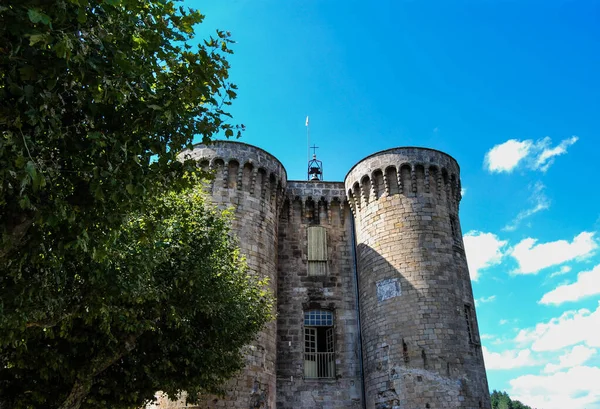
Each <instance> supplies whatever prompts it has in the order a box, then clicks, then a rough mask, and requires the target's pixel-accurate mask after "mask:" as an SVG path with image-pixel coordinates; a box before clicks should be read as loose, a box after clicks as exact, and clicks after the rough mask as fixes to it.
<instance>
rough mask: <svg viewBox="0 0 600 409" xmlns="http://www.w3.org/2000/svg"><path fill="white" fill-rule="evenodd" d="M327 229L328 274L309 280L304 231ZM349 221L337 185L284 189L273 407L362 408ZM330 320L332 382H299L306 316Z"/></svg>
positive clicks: (291, 185) (306, 184) (302, 184)
mask: <svg viewBox="0 0 600 409" xmlns="http://www.w3.org/2000/svg"><path fill="white" fill-rule="evenodd" d="M314 225H320V226H323V227H325V228H326V231H327V245H328V249H327V250H328V251H327V252H328V263H327V264H328V271H327V275H324V276H309V275H308V267H307V228H308V226H314ZM351 229H352V220H351V214H350V209H349V207H348V203H347V201H346V198H345V194H344V186H343V184H342V183H341V182H340V183H324V182H304V181H302V182H288V186H287V199H286V201H285V203H284V207H283V211H282V215H281V217H280V221H279V251H278V253H279V266H278V305H277V309H278V313H279V315H278V322H277V328H278V336H277V408H278V409H302V408H306V409H309V408H310V409H313V408H323V409H330V408H331V409H333V408H340V409H341V408H360V407H362V401H361V379H360V365H359V364H360V362H359V340H358V325H357V310H356V302H355V298H356V297H355V287H354V270H353V254H352V251H353V245H352V230H351ZM309 309H325V310H330V311H333V313H334V331H335V376H334V377H333V378H332V379H318V380H317V379H305V377H304V325H303V316H304V311H306V310H309Z"/></svg>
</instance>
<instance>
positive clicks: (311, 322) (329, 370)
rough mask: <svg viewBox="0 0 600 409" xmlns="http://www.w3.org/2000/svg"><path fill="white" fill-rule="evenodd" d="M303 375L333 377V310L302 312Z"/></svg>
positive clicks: (306, 376) (307, 377)
mask: <svg viewBox="0 0 600 409" xmlns="http://www.w3.org/2000/svg"><path fill="white" fill-rule="evenodd" d="M304 377H305V378H306V379H320V378H335V340H334V333H333V312H331V311H326V310H309V311H305V312H304Z"/></svg>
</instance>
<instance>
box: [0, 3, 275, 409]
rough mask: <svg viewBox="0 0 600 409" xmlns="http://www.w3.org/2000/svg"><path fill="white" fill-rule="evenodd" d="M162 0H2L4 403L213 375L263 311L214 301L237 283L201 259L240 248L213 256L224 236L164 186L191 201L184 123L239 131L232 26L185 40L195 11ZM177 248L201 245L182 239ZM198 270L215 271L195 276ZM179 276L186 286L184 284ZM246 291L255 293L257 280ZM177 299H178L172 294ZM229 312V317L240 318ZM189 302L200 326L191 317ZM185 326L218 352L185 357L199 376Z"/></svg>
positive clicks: (0, 320) (206, 381) (210, 381)
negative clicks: (182, 156) (194, 219)
mask: <svg viewBox="0 0 600 409" xmlns="http://www.w3.org/2000/svg"><path fill="white" fill-rule="evenodd" d="M175 1H177V0H175ZM175 1H172V0H3V1H2V2H0V235H1V237H0V266H1V267H0V268H1V269H2V270H1V273H0V357H1V358H0V359H2V363H1V364H0V370H1V372H2V373H1V376H0V382H2V384H1V386H0V391H1V393H2V399H4V400H5V402H6V401H11V399H12V400H14V399H17V398H16V397H17V396H18V395H19V393H22V395H21V397H20V398H19V399H22V401H21V400H19V401H18V402H22V403H18V404H17V403H15V404H14V405H13V406H11V405H9V406H8V407H15V408H18V407H58V404H56V402H59V401H60V400H61V399H66V400H65V401H64V403H63V406H61V407H63V408H75V407H78V403H77V402H81V401H82V398H81V397H82V396H84V395H86V394H89V396H92V397H93V398H89V399H91V400H87V401H86V402H87V403H86V405H87V406H86V407H102V405H103V404H102V403H101V402H102V400H103V399H105V400H106V401H110V402H111V405H112V406H110V407H128V406H127V405H129V403H130V401H131V402H134V401H135V402H139V401H140V399H143V397H144V396H146V395H147V394H146V392H147V391H148V390H150V389H151V388H155V387H156V385H157V384H158V383H159V382H158V381H159V380H160V381H161V382H162V381H165V382H167V383H166V384H164V383H162V384H161V385H160V388H161V389H163V390H165V391H171V392H173V391H174V390H175V389H176V383H175V381H177V382H179V385H180V386H183V387H185V388H186V389H188V390H190V391H192V392H194V391H195V390H197V388H199V387H204V388H208V389H210V388H212V387H213V386H214V385H215V383H216V381H217V380H220V379H222V378H223V377H225V375H226V374H227V373H230V372H231V370H233V369H234V368H235V367H236V366H237V365H238V364H239V362H237V363H236V360H235V359H234V358H236V357H239V356H238V355H236V354H237V352H235V351H236V350H235V345H239V344H241V338H244V339H245V340H247V339H248V337H249V334H250V332H252V331H256V328H257V327H258V326H259V324H260V323H261V322H262V321H261V320H262V319H259V318H258V315H257V311H258V310H253V309H252V307H251V305H250V304H249V303H243V302H242V300H240V299H238V298H236V300H237V301H238V302H239V305H242V306H245V308H246V310H247V311H245V312H244V311H240V310H239V309H236V308H234V305H231V304H226V305H228V306H229V307H228V308H231V313H233V314H234V315H235V316H228V315H218V314H219V313H222V312H223V311H221V310H218V311H217V306H218V302H217V300H220V301H222V302H228V299H227V300H226V299H219V298H218V294H219V292H222V293H223V294H228V295H231V296H234V294H235V291H242V288H241V286H240V283H241V281H239V282H238V281H236V280H233V279H232V280H230V281H228V282H227V283H229V285H231V291H234V290H235V291H234V292H233V293H230V292H228V291H229V290H227V288H226V286H225V283H221V284H218V283H220V281H218V280H217V279H216V278H214V276H213V275H211V270H209V267H211V268H212V267H219V266H220V265H221V263H223V266H224V268H225V267H227V268H229V270H228V271H230V273H231V274H234V273H235V274H238V276H239V275H240V274H241V276H244V277H245V274H242V273H241V272H240V271H241V270H240V268H239V266H238V265H237V264H236V263H237V262H236V261H234V260H236V258H233V259H229V261H226V260H227V259H226V258H225V259H223V260H221V261H217V260H220V259H222V258H223V257H225V256H226V254H225V249H229V250H232V248H231V247H230V245H229V244H227V245H225V244H222V243H221V241H223V240H225V239H224V236H220V237H222V240H221V241H219V240H217V239H216V238H213V239H211V240H212V241H211V240H209V238H203V236H194V235H192V233H190V232H187V233H185V234H187V235H185V234H184V233H183V232H181V231H179V230H178V229H179V228H180V227H178V226H181V228H186V226H191V224H190V223H191V222H190V221H188V220H187V219H186V217H184V215H183V213H181V212H184V213H185V212H191V211H192V210H191V208H190V209H187V210H185V209H184V208H185V206H183V205H181V206H179V207H177V206H175V204H173V203H171V204H168V203H170V202H168V200H167V199H166V198H164V195H165V192H167V191H170V192H173V193H172V194H175V195H176V194H178V192H179V193H181V192H185V194H184V196H185V195H188V196H186V197H188V199H189V197H190V196H189V194H190V193H189V191H188V190H186V189H189V188H190V186H192V185H193V184H194V183H196V181H197V175H198V174H199V171H198V168H197V167H196V164H195V163H193V162H192V161H185V162H180V161H178V160H177V154H178V153H179V152H180V151H181V150H182V149H183V148H185V147H189V146H190V144H191V142H192V140H193V138H194V137H195V136H200V137H201V138H202V141H203V142H209V141H210V140H211V138H212V137H213V135H215V134H217V133H224V134H225V135H226V136H228V137H229V136H234V135H235V134H238V136H239V131H240V127H237V126H233V125H230V124H228V123H227V120H228V119H229V117H230V116H229V114H228V113H227V112H225V111H224V109H225V108H226V107H227V105H229V104H230V103H231V100H232V99H234V98H235V96H236V94H235V85H233V84H230V83H229V81H228V70H229V64H228V62H227V59H226V57H227V55H228V54H229V53H231V50H230V48H229V46H230V43H231V40H230V39H229V34H228V33H225V32H220V31H218V32H217V34H216V36H215V37H214V38H213V37H211V38H209V39H208V40H206V41H204V42H201V43H200V44H199V45H197V46H192V45H191V44H192V41H193V38H194V27H195V25H196V24H198V23H200V22H201V21H202V18H203V16H202V15H201V14H200V13H198V12H196V11H192V10H184V9H183V8H181V7H177V4H176V3H175ZM182 194H183V193H182ZM188 199H186V200H188ZM165 200H167V201H165ZM172 200H175V199H172ZM194 200H195V201H196V202H198V200H199V199H198V198H196V199H194ZM196 202H195V203H196ZM169 206H171V207H169ZM157 209H161V211H162V213H161V212H159V211H158V210H157ZM194 211H196V210H194ZM198 211H199V210H198ZM157 212H158V213H157ZM169 212H173V217H175V216H177V219H176V220H177V221H175V219H170V218H169V217H170V215H171V213H169ZM177 212H179V213H177ZM146 214H148V216H144V215H146ZM153 218H154V219H153ZM161 218H165V222H164V223H165V224H161V223H159V221H160V220H161ZM136 220H137V222H136ZM202 220H204V219H202ZM209 220H210V221H211V222H215V223H216V227H215V232H218V231H222V229H221V227H222V226H221V225H219V223H218V221H216V219H215V220H213V219H211V218H209V217H208V216H206V221H205V222H201V223H204V225H201V226H200V227H203V228H204V230H201V231H202V232H203V233H202V234H205V235H208V236H210V234H211V233H210V232H211V231H212V230H211V228H210V225H209V224H207V223H208V221H209ZM136 223H137V224H136ZM168 223H171V224H168ZM136 226H137V227H136ZM142 227H143V228H142ZM169 229H171V230H173V231H172V232H171V231H170V230H169ZM177 234H180V235H181V237H180V238H178V237H179V236H177ZM199 234H200V233H199ZM215 234H216V233H215ZM161 237H163V238H170V237H173V240H171V241H165V240H162V239H161ZM161 240H162V241H161ZM178 240H179V241H178ZM186 240H188V241H186ZM194 240H195V242H194ZM202 240H204V241H202ZM160 243H162V244H160ZM190 243H194V244H193V245H192V244H190ZM219 243H221V244H219ZM223 243H224V241H223ZM201 245H207V246H208V247H207V248H206V249H204V248H203V247H201ZM161 246H163V247H164V248H163V247H161ZM211 246H216V247H214V249H211ZM219 246H221V247H219ZM228 246H229V247H228ZM190 248H195V250H194V251H195V252H197V253H198V254H190V255H186V254H185V253H184V252H183V251H184V250H183V249H187V250H189V249H190ZM219 249H221V250H219ZM159 250H160V251H159ZM178 251H180V252H179V253H178ZM169 252H172V253H169ZM167 254H169V257H172V259H169V261H168V262H167V261H166V260H167V259H166V258H165V257H167V256H166V255H167ZM200 255H201V256H202V257H206V259H205V258H200ZM124 257H125V258H124ZM161 257H162V259H161ZM192 257H197V258H192ZM192 261H193V263H192ZM194 263H195V264H198V266H195V265H194ZM183 266H186V269H188V270H189V271H188V272H185V271H184V270H183ZM167 267H169V269H168V268H167ZM167 270H169V271H170V273H169V274H170V275H169V274H167ZM221 270H222V269H221ZM221 270H217V271H221ZM186 274H191V276H190V277H192V281H193V282H190V281H189V279H190V277H188V276H187V275H186ZM221 274H224V272H223V271H222V272H221ZM203 275H207V276H206V277H207V278H206V280H217V281H216V282H213V281H210V282H208V283H203V281H202V280H203V279H202V276H203ZM238 276H236V277H238ZM241 276H240V277H241ZM167 277H171V278H170V280H171V281H169V280H168V279H167ZM209 277H213V278H209ZM178 280H181V281H178ZM186 280H188V281H186ZM239 280H242V279H241V278H239ZM183 283H186V284H185V285H184V284H183ZM236 283H237V284H236ZM161 285H162V286H165V288H162V287H160V286H161ZM201 285H205V286H206V287H205V288H206V290H204V291H210V292H214V293H211V294H204V291H200V290H201V288H204V287H200V286H201ZM186 289H189V290H192V289H193V290H196V291H199V292H200V293H199V294H195V295H194V297H197V300H196V298H194V297H191V295H190V293H187V292H186V291H187V290H186ZM248 291H251V294H250V296H249V298H248V299H251V300H252V301H253V302H256V303H257V305H258V306H259V307H260V306H261V305H262V304H261V303H262V301H260V302H259V300H258V298H256V295H257V293H256V291H258V290H257V287H256V283H254V284H252V285H251V286H250V289H248ZM184 295H185V296H186V297H187V298H186V297H184ZM204 296H206V297H209V296H210V297H217V298H207V299H204V298H203V297H204ZM170 297H174V298H170ZM190 297H191V298H192V301H191V302H190ZM180 300H181V301H180ZM184 300H185V301H184ZM211 300H212V301H211ZM196 301H198V302H196ZM200 301H202V302H204V303H206V302H208V304H207V305H208V307H207V308H208V309H204V307H202V306H200V305H199V303H200ZM179 302H182V303H183V302H186V303H189V304H190V307H189V308H191V309H190V310H178V308H179V307H178V306H177V305H178V303H179ZM172 304H173V305H174V306H172ZM259 307H257V308H259ZM152 308H154V310H153V309H152ZM164 308H167V310H164ZM173 308H174V310H173ZM181 308H183V307H181ZM186 308H187V307H186ZM166 311H173V312H172V314H174V315H168V314H167V312H166ZM261 311H262V310H261ZM263 312H264V311H263ZM160 314H163V315H160ZM165 314H167V315H165ZM215 314H216V315H215ZM225 317H228V318H227V320H226V321H227V322H231V323H233V324H235V325H242V330H241V331H240V332H239V334H238V333H237V332H236V331H234V330H233V327H232V326H227V323H225V322H223V321H224V320H225ZM196 318H199V319H200V320H201V321H200V322H201V323H203V325H204V326H203V327H194V326H192V325H191V323H190V322H189V321H190V320H192V319H196ZM202 320H204V321H202ZM244 320H245V321H244ZM216 325H225V326H224V328H227V331H229V333H227V334H228V336H229V337H228V339H229V340H230V343H228V344H227V345H231V346H234V348H233V352H231V351H230V352H229V353H227V351H225V350H224V349H223V348H221V349H219V348H220V347H221V346H222V345H225V344H220V343H219V342H217V341H216V340H220V341H223V339H222V338H218V337H217V335H216V334H213V333H210V329H211V328H212V329H214V328H215V326H216ZM194 328H196V329H194ZM201 328H206V329H205V330H201ZM177 331H179V332H177ZM194 331H195V332H194ZM202 331H208V332H207V333H206V334H204V333H202ZM194 335H196V336H199V337H200V338H199V339H200V340H198V341H197V343H196V344H193V343H192V344H191V345H198V342H206V343H207V344H206V345H204V346H206V347H207V348H208V346H212V347H215V349H214V350H215V351H218V352H219V353H220V354H219V355H220V356H221V355H222V356H223V357H224V358H223V359H224V361H223V362H219V363H218V364H217V363H216V361H215V360H216V359H217V358H216V357H210V356H207V357H203V358H202V359H203V360H204V361H203V362H206V363H207V364H208V365H209V368H211V369H214V370H215V372H212V373H209V372H202V373H200V374H196V373H194V374H190V373H185V379H194V380H195V381H198V383H197V385H196V386H194V385H192V384H191V383H186V382H184V376H183V375H184V374H183V373H178V374H179V375H180V376H176V375H175V372H176V371H175V369H174V368H176V367H178V366H180V365H183V368H193V367H194V365H196V364H198V363H199V362H200V357H199V356H195V355H194V354H196V355H197V354H201V352H200V351H197V352H195V353H193V352H191V351H190V350H189V349H185V350H184V349H183V346H181V344H179V343H177V342H175V338H177V337H180V338H181V339H188V340H189V339H192V338H194ZM236 337H239V338H236ZM177 339H179V338H177ZM159 341H161V342H159ZM238 341H239V342H238ZM171 344H172V345H173V348H171V347H170V345H171ZM177 349H179V352H181V355H177ZM188 352H190V354H189V356H187V357H186V356H185V355H184V354H183V353H185V354H187V353H188ZM207 353H208V352H207ZM178 360H185V362H179V361H178ZM151 362H152V363H151ZM137 363H139V365H137ZM186 365H187V366H186ZM34 368H35V370H36V371H38V373H35V371H34ZM154 369H156V371H153V370H154ZM140 371H142V372H140ZM157 373H164V374H170V375H173V377H172V378H167V377H160V376H157ZM168 379H173V382H172V383H169V382H170V381H167V380H168ZM19 382H20V383H19ZM181 382H183V383H181ZM20 385H21V386H20ZM135 388H138V389H135ZM146 388H149V389H147V390H146ZM194 388H196V389H194ZM136 391H137V392H136ZM125 392H126V395H125V394H124V393H125ZM71 395H73V399H72V400H71V403H69V399H70V398H67V397H68V396H71ZM190 396H192V395H190ZM6 399H8V400H6ZM14 402H17V401H14ZM27 402H29V403H27ZM117 402H119V403H117ZM19 405H20V406H19ZM119 405H121V406H119ZM0 406H1V405H0Z"/></svg>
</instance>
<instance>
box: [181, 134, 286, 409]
mask: <svg viewBox="0 0 600 409" xmlns="http://www.w3.org/2000/svg"><path fill="white" fill-rule="evenodd" d="M182 156H183V157H190V158H193V159H196V160H198V163H199V164H200V166H202V167H204V168H209V169H212V170H213V171H214V175H215V178H214V179H213V181H212V183H211V184H210V186H207V189H208V190H209V193H210V194H211V196H212V199H213V201H214V202H215V203H216V204H217V205H219V206H220V207H230V206H232V207H233V209H234V211H235V213H234V220H233V226H232V227H233V231H234V233H235V234H236V235H237V237H238V238H239V246H240V248H241V250H242V253H243V254H244V255H245V256H246V261H247V264H248V266H249V268H250V270H252V271H253V272H254V273H256V274H257V275H259V276H260V277H267V278H268V279H269V285H270V287H271V290H272V291H273V294H274V295H276V294H275V292H276V289H277V224H278V218H279V212H280V209H281V206H282V203H283V199H284V192H285V185H286V182H287V175H286V172H285V169H284V167H283V165H282V164H281V163H280V162H279V161H278V160H277V159H276V158H275V157H274V156H272V155H270V154H269V153H267V152H265V151H264V150H262V149H260V148H257V147H254V146H251V145H247V144H245V143H239V142H230V141H217V142H214V143H212V144H210V145H209V146H206V145H197V146H195V147H194V149H193V150H191V151H186V152H183V153H182ZM276 336H277V328H276V322H275V321H273V322H271V323H269V324H268V325H267V327H266V328H265V329H264V330H263V331H262V332H261V333H260V335H259V336H258V338H257V340H256V342H255V343H254V344H253V345H250V346H248V350H247V355H246V358H247V363H246V368H245V369H244V370H243V371H242V373H241V374H240V375H239V376H237V377H236V378H235V379H233V380H231V381H230V382H229V383H228V384H227V385H225V389H226V390H227V391H228V394H227V396H226V397H225V398H219V397H212V396H211V397H210V398H207V400H206V401H205V403H203V404H202V405H201V406H200V407H202V408H224V407H226V408H244V409H247V408H264V409H274V408H275V402H276V396H275V385H276V370H275V359H276Z"/></svg>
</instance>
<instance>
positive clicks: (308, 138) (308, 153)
mask: <svg viewBox="0 0 600 409" xmlns="http://www.w3.org/2000/svg"><path fill="white" fill-rule="evenodd" d="M309 162H310V126H309V122H308V115H307V116H306V166H307V168H306V175H307V176H306V177H307V178H308V170H309V169H308V164H309Z"/></svg>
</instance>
